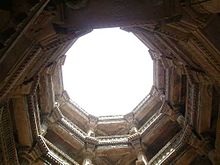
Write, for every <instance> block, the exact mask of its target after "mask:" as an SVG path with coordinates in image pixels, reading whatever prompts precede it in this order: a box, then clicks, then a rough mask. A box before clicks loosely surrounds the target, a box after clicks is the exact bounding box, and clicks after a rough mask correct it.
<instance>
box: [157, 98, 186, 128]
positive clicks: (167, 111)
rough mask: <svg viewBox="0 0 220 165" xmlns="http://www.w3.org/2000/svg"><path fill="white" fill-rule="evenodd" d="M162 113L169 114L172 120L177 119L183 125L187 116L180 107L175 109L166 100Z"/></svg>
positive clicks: (161, 109)
mask: <svg viewBox="0 0 220 165" xmlns="http://www.w3.org/2000/svg"><path fill="white" fill-rule="evenodd" d="M160 113H163V114H166V115H168V116H169V117H170V119H171V120H172V121H176V122H178V124H179V125H180V126H181V127H184V124H185V118H184V117H183V115H182V114H181V113H180V112H179V110H178V109H173V108H172V107H171V106H169V104H168V103H167V102H166V101H164V102H163V105H162V106H161V108H160Z"/></svg>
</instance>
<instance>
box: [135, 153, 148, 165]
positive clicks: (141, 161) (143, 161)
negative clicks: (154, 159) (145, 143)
mask: <svg viewBox="0 0 220 165" xmlns="http://www.w3.org/2000/svg"><path fill="white" fill-rule="evenodd" d="M147 164H148V160H147V158H146V156H145V154H144V152H143V151H139V152H138V154H137V160H136V165H147Z"/></svg>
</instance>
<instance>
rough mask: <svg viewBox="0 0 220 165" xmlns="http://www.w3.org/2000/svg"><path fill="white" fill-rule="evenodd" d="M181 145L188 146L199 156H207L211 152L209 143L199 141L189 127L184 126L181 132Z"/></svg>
mask: <svg viewBox="0 0 220 165" xmlns="http://www.w3.org/2000/svg"><path fill="white" fill-rule="evenodd" d="M180 141H181V142H182V143H186V144H188V145H190V146H191V147H192V148H194V149H195V151H196V152H197V153H198V154H199V155H206V156H208V154H209V152H210V151H211V150H212V147H211V145H210V142H209V141H208V140H205V139H200V138H199V137H198V136H197V135H196V134H195V133H194V132H193V128H192V126H190V125H186V127H185V128H184V131H183V135H182V137H181V140H180Z"/></svg>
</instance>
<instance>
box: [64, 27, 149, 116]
mask: <svg viewBox="0 0 220 165" xmlns="http://www.w3.org/2000/svg"><path fill="white" fill-rule="evenodd" d="M66 55H67V57H66V60H65V64H64V66H63V83H64V89H65V90H66V91H67V93H68V94H69V96H70V98H71V100H72V101H73V102H74V103H76V104H77V105H78V106H80V107H81V108H82V109H84V110H85V111H86V112H88V113H89V114H92V115H94V116H112V115H125V114H127V113H129V112H131V111H132V110H133V109H134V108H135V107H136V106H137V105H138V104H139V103H140V102H141V101H142V99H143V98H145V97H146V96H147V95H148V93H149V92H150V89H151V87H152V84H153V62H152V59H151V57H150V55H149V54H148V48H147V47H146V46H145V45H144V44H143V43H142V42H141V41H140V40H139V39H138V38H137V37H136V36H134V35H133V34H132V33H128V32H126V31H123V30H121V29H119V28H109V29H96V30H93V31H92V32H91V33H89V34H87V35H84V36H82V37H80V38H79V39H78V40H77V41H76V42H75V43H74V44H73V46H72V47H71V48H70V49H69V50H68V52H67V53H66Z"/></svg>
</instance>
